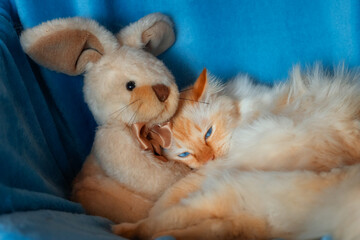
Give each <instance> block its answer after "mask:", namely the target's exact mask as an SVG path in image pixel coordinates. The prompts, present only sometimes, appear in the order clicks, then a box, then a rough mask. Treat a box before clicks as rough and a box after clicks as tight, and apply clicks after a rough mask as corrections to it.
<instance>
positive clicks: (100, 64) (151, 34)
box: [20, 13, 189, 223]
mask: <svg viewBox="0 0 360 240" xmlns="http://www.w3.org/2000/svg"><path fill="white" fill-rule="evenodd" d="M20 40H21V44H22V46H23V48H24V50H25V52H26V53H27V54H28V55H29V56H30V57H31V58H32V59H33V60H34V61H35V62H37V63H39V64H41V65H43V66H45V67H47V68H49V69H52V70H55V71H58V72H62V73H65V74H68V75H80V74H84V89H83V92H84V97H85V101H86V103H87V104H88V106H89V108H90V110H91V112H92V113H93V115H94V117H95V120H96V121H97V123H98V125H99V127H98V129H97V132H96V136H95V140H94V144H93V148H92V152H91V154H90V155H89V156H88V158H87V159H86V161H85V163H84V165H83V168H82V170H81V172H80V173H79V175H78V176H77V178H76V179H75V181H74V187H73V193H72V198H73V200H75V201H77V202H80V203H81V204H82V205H83V206H84V208H85V209H86V211H87V213H89V214H93V215H100V216H104V217H107V218H109V219H111V220H113V221H114V222H118V223H119V222H124V221H126V222H135V221H137V220H140V219H142V218H144V217H146V216H147V214H148V211H149V209H150V208H151V207H152V205H153V202H154V201H155V200H156V199H157V198H158V197H159V196H160V195H161V193H162V192H163V191H164V190H165V189H166V188H168V187H169V186H170V185H171V184H173V183H174V182H176V181H177V180H179V179H180V178H182V177H183V176H185V175H186V174H187V173H188V172H189V169H188V168H187V167H186V166H185V165H181V164H179V163H174V162H169V161H166V160H164V158H162V156H161V149H162V148H164V147H167V146H169V144H170V143H171V132H170V126H169V125H168V124H166V121H167V120H168V119H169V118H170V117H171V116H172V115H173V114H174V113H175V111H176V109H177V104H178V95H179V92H178V89H177V86H176V84H175V81H174V78H173V76H172V74H171V73H170V72H169V70H168V69H167V68H166V67H165V66H164V64H163V63H162V62H161V61H160V60H158V59H157V58H155V57H154V55H158V54H160V53H162V52H163V51H165V50H166V49H167V48H169V47H170V46H171V45H172V44H173V42H174V40H175V37H174V32H173V29H172V23H171V21H170V20H169V18H168V17H166V16H164V15H162V14H159V13H155V14H150V15H147V16H145V17H144V18H142V19H140V20H139V21H138V22H135V23H133V24H131V25H129V26H127V27H125V28H124V29H122V30H121V31H120V32H119V33H118V34H117V35H116V36H114V35H113V34H112V33H111V32H109V31H108V30H106V29H105V28H103V27H102V26H100V25H99V24H98V23H97V22H95V21H93V20H89V19H84V18H78V17H75V18H65V19H57V20H53V21H49V22H45V23H43V24H41V25H39V26H36V27H34V28H31V29H27V30H25V31H24V32H23V33H22V35H21V39H20ZM144 150H152V151H144Z"/></svg>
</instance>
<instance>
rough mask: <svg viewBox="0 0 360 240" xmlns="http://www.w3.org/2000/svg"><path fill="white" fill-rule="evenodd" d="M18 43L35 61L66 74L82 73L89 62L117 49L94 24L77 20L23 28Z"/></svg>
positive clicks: (81, 19) (54, 21)
mask: <svg viewBox="0 0 360 240" xmlns="http://www.w3.org/2000/svg"><path fill="white" fill-rule="evenodd" d="M20 42H21V45H22V47H23V49H24V51H25V52H26V53H27V54H28V55H29V56H30V57H31V58H32V59H33V60H34V61H35V62H37V63H39V64H41V65H43V66H45V67H47V68H49V69H52V70H55V71H58V72H62V73H66V74H68V75H79V74H81V73H83V72H84V71H85V69H86V66H87V65H88V64H89V63H91V62H92V63H95V62H97V61H98V60H99V59H100V58H101V57H102V56H103V55H104V54H106V53H110V52H112V51H114V50H115V49H116V48H118V47H119V45H118V42H117V40H116V38H115V36H114V35H113V34H112V33H110V32H109V31H107V30H106V29H105V28H103V27H102V26H100V25H99V24H98V23H97V22H95V21H93V20H90V19H84V18H78V17H75V18H65V19H57V20H53V21H48V22H45V23H43V24H41V25H39V26H36V27H34V28H30V29H27V30H25V31H24V32H23V33H22V34H21V37H20Z"/></svg>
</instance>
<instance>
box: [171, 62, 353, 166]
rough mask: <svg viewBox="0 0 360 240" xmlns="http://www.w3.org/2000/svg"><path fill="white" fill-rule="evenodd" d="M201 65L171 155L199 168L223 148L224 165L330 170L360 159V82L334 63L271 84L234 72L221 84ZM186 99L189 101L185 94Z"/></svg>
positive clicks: (176, 121) (178, 118) (177, 120)
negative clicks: (328, 68) (331, 66)
mask: <svg viewBox="0 0 360 240" xmlns="http://www.w3.org/2000/svg"><path fill="white" fill-rule="evenodd" d="M207 79H208V77H207V75H206V74H205V73H202V74H201V76H200V77H199V79H198V80H197V82H196V83H195V85H194V87H193V88H190V89H187V91H183V92H182V93H181V95H180V106H179V109H178V111H177V113H176V114H175V116H174V117H173V119H172V125H173V128H172V129H173V145H172V146H171V148H170V149H168V150H166V151H165V155H166V157H167V158H168V159H171V160H175V161H181V162H184V163H185V164H187V165H188V166H190V167H191V168H195V169H198V168H199V167H201V166H202V165H203V164H205V163H206V162H208V161H210V160H213V159H220V158H221V157H223V156H225V155H226V157H225V158H226V164H227V165H228V167H241V168H242V169H258V170H284V171H286V170H299V169H304V170H312V171H318V172H321V171H328V170H330V169H332V168H334V167H341V166H344V165H351V164H355V163H357V162H359V160H360V131H359V130H360V128H359V127H360V125H359V124H360V122H359V117H360V115H359V113H360V111H359V110H360V107H359V106H360V83H359V82H357V81H356V79H357V78H356V74H354V73H350V72H346V71H345V70H344V69H343V68H338V69H337V70H336V71H335V73H334V75H332V76H331V75H330V74H326V73H324V72H323V71H321V70H320V66H316V67H315V68H314V69H313V70H312V71H310V72H308V73H307V74H305V75H304V74H301V72H300V68H299V67H298V66H297V67H295V68H294V70H293V72H292V74H291V76H290V80H289V81H287V82H281V83H279V84H276V85H275V86H273V87H268V86H265V85H256V84H254V83H253V82H251V80H250V79H249V77H247V76H239V77H237V78H235V79H234V80H233V81H231V82H229V83H227V84H225V85H222V84H220V83H219V82H218V81H216V80H214V78H213V77H210V80H209V82H208V80H207ZM187 100H191V101H187Z"/></svg>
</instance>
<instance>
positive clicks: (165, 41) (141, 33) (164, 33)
mask: <svg viewBox="0 0 360 240" xmlns="http://www.w3.org/2000/svg"><path fill="white" fill-rule="evenodd" d="M116 37H117V38H118V40H119V42H120V44H122V45H127V46H131V47H135V48H138V49H140V48H143V49H144V50H146V51H148V52H150V53H152V54H153V55H155V56H157V55H159V54H161V53H163V52H164V51H165V50H166V49H168V48H169V47H170V46H171V45H173V43H174V41H175V34H174V30H173V24H172V22H171V21H170V19H169V18H168V17H167V16H165V15H163V14H161V13H153V14H149V15H147V16H145V17H143V18H141V19H140V20H139V21H137V22H135V23H132V24H130V25H129V26H127V27H125V28H124V29H122V30H121V31H120V32H119V33H118V34H117V36H116Z"/></svg>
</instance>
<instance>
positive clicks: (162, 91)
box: [152, 84, 170, 102]
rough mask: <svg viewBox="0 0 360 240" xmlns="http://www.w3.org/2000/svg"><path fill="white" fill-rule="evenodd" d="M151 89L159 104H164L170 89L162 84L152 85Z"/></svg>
mask: <svg viewBox="0 0 360 240" xmlns="http://www.w3.org/2000/svg"><path fill="white" fill-rule="evenodd" d="M152 89H153V90H154V92H155V95H156V97H157V98H158V99H159V101H160V102H165V101H166V99H167V98H168V97H169V94H170V89H169V88H168V87H167V86H165V85H164V84H157V85H154V86H152Z"/></svg>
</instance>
